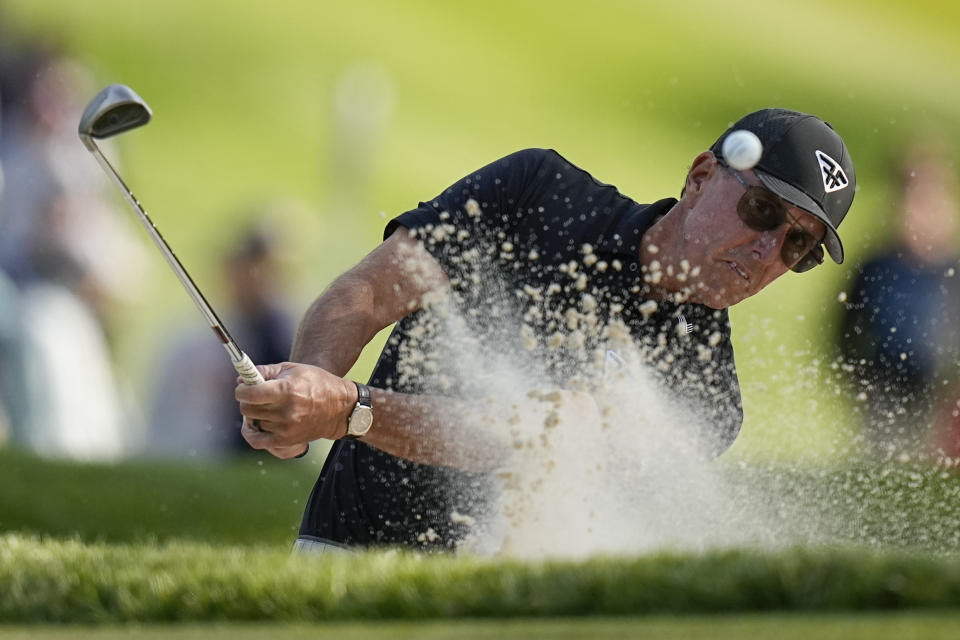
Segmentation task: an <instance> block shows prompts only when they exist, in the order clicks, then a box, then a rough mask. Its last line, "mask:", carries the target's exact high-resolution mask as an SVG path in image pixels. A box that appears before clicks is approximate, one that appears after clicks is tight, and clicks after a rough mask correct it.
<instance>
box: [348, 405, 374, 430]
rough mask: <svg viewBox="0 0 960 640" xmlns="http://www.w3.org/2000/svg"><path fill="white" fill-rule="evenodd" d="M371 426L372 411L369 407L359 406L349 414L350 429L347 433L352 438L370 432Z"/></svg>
mask: <svg viewBox="0 0 960 640" xmlns="http://www.w3.org/2000/svg"><path fill="white" fill-rule="evenodd" d="M372 424H373V409H371V408H370V407H364V406H359V407H356V408H355V409H354V410H353V413H351V414H350V428H349V429H348V432H349V433H350V435H352V436H362V435H364V434H366V433H367V431H369V430H370V426H371V425H372Z"/></svg>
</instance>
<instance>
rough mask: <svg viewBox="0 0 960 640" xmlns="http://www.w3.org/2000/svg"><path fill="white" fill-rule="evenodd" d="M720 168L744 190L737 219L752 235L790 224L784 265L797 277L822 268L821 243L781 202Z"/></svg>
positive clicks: (764, 190)
mask: <svg viewBox="0 0 960 640" xmlns="http://www.w3.org/2000/svg"><path fill="white" fill-rule="evenodd" d="M723 167H724V168H725V169H726V170H727V171H729V172H730V175H732V176H733V177H734V178H736V179H737V182H739V183H740V184H742V185H743V187H744V188H745V189H746V191H744V193H743V195H742V196H740V200H739V201H738V202H737V215H738V216H740V220H742V221H743V224H745V225H747V226H748V227H749V228H751V229H753V230H754V231H773V230H774V229H779V228H780V227H781V226H782V225H783V224H784V223H786V222H787V221H789V222H790V223H791V225H792V226H791V227H790V231H788V232H787V237H786V239H785V240H784V241H783V246H782V247H781V248H780V259H781V260H783V264H785V265H787V267H788V268H789V269H790V270H791V271H794V272H796V273H803V272H804V271H809V270H810V269H813V268H814V267H815V266H817V265H820V264H823V247H821V246H820V240H817V239H816V238H814V237H813V235H812V234H810V233H808V232H806V231H804V230H803V228H802V227H801V225H800V221H799V220H797V219H796V218H795V217H794V216H793V215H791V214H790V212H789V211H787V208H786V207H785V206H784V205H783V202H782V201H781V200H780V198H778V197H777V196H776V195H774V193H773V192H772V191H770V190H769V189H767V188H766V187H761V186H760V185H756V184H750V183H749V182H747V181H746V180H745V179H744V178H743V176H741V175H740V174H739V173H737V172H736V171H734V170H733V168H732V167H729V166H727V165H726V164H724V165H723Z"/></svg>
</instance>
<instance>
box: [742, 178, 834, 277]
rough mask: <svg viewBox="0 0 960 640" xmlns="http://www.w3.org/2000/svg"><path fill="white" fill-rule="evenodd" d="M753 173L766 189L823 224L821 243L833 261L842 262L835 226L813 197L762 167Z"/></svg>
mask: <svg viewBox="0 0 960 640" xmlns="http://www.w3.org/2000/svg"><path fill="white" fill-rule="evenodd" d="M754 173H756V174H757V177H758V178H760V182H762V183H763V186H765V187H766V188H767V189H770V191H773V192H774V193H775V194H777V195H778V196H780V197H781V198H783V199H784V200H786V201H787V202H789V203H790V204H792V205H794V206H796V207H800V208H801V209H803V210H804V211H806V212H807V213H809V214H810V215H812V216H813V217H815V218H816V219H817V220H819V221H820V222H822V223H823V224H824V226H825V227H826V228H827V232H826V234H825V235H824V237H823V244H824V246H826V247H827V253H829V254H830V257H831V258H833V261H834V262H836V263H837V264H841V263H843V243H841V242H840V236H839V235H838V234H837V228H836V227H835V226H834V225H833V223H832V222H830V220H829V219H828V218H827V215H826V214H825V213H824V212H823V209H822V208H820V205H818V204H817V203H816V201H815V200H814V199H813V198H811V197H810V196H808V195H807V194H805V193H804V192H803V191H800V189H797V188H796V187H794V186H793V185H791V184H789V183H787V182H784V181H783V180H781V179H779V178H776V177H774V176H772V175H770V174H769V173H766V172H764V171H763V170H762V169H754Z"/></svg>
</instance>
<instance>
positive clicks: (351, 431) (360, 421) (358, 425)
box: [344, 382, 373, 440]
mask: <svg viewBox="0 0 960 640" xmlns="http://www.w3.org/2000/svg"><path fill="white" fill-rule="evenodd" d="M353 384H355V385H357V406H355V407H354V408H353V411H351V412H350V417H349V418H347V435H346V436H344V437H345V438H347V439H349V440H358V439H360V438H362V437H363V436H365V435H367V432H368V431H370V427H371V426H373V403H372V402H370V388H369V387H367V385H365V384H360V383H359V382H354V383H353Z"/></svg>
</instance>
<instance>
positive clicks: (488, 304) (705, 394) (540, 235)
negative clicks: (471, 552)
mask: <svg viewBox="0 0 960 640" xmlns="http://www.w3.org/2000/svg"><path fill="white" fill-rule="evenodd" d="M740 130H745V131H749V132H752V133H753V134H755V135H756V136H757V138H758V139H759V141H760V142H761V144H762V155H761V157H760V159H759V161H758V162H756V164H755V165H754V166H753V167H752V168H747V169H741V170H736V169H734V168H733V166H731V165H742V163H741V162H735V161H733V159H732V158H729V159H728V158H724V156H723V152H722V149H723V148H724V147H723V142H724V139H725V138H726V137H727V136H728V135H730V134H731V133H733V132H735V131H740ZM855 188H856V187H855V175H854V169H853V164H852V161H851V159H850V155H849V153H848V151H847V149H846V146H845V144H844V142H843V140H842V139H841V138H840V137H839V135H837V133H836V132H835V131H834V130H833V128H832V127H831V126H830V125H828V124H827V123H825V122H824V121H822V120H820V119H818V118H817V117H815V116H812V115H807V114H803V113H798V112H794V111H787V110H783V109H764V110H761V111H757V112H755V113H751V114H749V115H747V116H745V117H744V118H742V119H741V120H740V121H738V122H737V123H735V124H734V125H733V126H731V127H730V128H729V129H728V130H727V131H725V132H724V133H723V135H721V137H720V138H719V139H718V140H717V141H716V142H715V143H714V144H713V146H712V147H711V148H710V149H709V150H708V151H704V152H702V153H700V154H699V155H697V156H696V157H695V158H694V159H693V162H692V165H691V167H690V169H689V171H688V172H687V175H686V179H685V183H684V185H683V189H682V192H681V196H680V199H679V200H677V199H675V198H666V199H662V200H659V201H656V202H654V203H653V204H638V203H637V202H635V201H634V200H633V199H631V198H629V197H628V196H626V195H624V194H622V193H620V192H619V191H618V190H617V189H616V188H615V187H613V186H610V185H607V184H604V183H602V182H600V181H598V180H596V179H595V178H593V177H592V176H591V175H590V174H589V173H587V172H586V171H584V170H582V169H580V168H578V167H577V166H575V165H574V164H572V163H571V162H570V161H568V160H567V159H565V158H564V157H562V156H561V155H560V154H558V153H557V152H555V151H552V150H544V149H527V150H524V151H520V152H517V153H514V154H512V155H509V156H507V157H505V158H502V159H500V160H497V161H495V162H493V163H492V164H490V165H487V166H486V167H483V168H482V169H479V170H478V171H476V172H474V173H471V174H470V175H468V176H466V177H465V178H463V179H462V180H460V181H459V182H457V183H455V184H454V185H452V186H451V187H450V188H448V189H447V190H445V191H444V192H443V193H442V194H440V195H439V196H437V197H436V198H434V199H433V200H430V201H426V202H422V203H420V205H419V206H418V207H417V208H416V209H413V210H411V211H408V212H406V213H404V214H402V215H400V216H398V217H396V218H394V219H393V220H391V221H390V222H389V223H388V224H387V226H386V229H385V231H384V241H383V243H382V244H380V245H379V246H378V247H377V248H375V249H374V250H373V251H372V252H371V253H370V254H369V255H367V256H366V257H365V258H364V259H363V260H361V261H360V263H359V264H357V265H356V266H355V267H353V268H352V269H350V270H349V271H347V272H346V273H344V274H343V275H341V276H340V277H339V278H338V279H337V280H336V281H334V282H333V284H331V285H330V287H329V288H328V289H327V290H326V291H325V292H323V293H322V294H321V295H320V297H319V298H318V299H317V300H316V301H315V302H314V303H313V305H312V306H311V307H310V309H309V310H308V311H307V313H306V314H305V317H304V319H303V321H302V323H301V325H300V327H299V330H298V335H297V338H296V341H295V344H294V347H293V351H292V354H291V360H292V362H284V363H280V364H271V365H266V366H262V367H260V370H261V372H262V373H263V376H264V378H265V379H266V382H265V383H264V384H260V385H256V386H245V385H242V384H241V385H239V386H238V387H237V389H236V398H237V401H238V402H239V405H240V411H241V412H242V413H243V415H244V416H245V420H244V425H243V427H242V434H243V437H244V438H245V439H246V441H247V442H248V443H249V444H250V446H251V447H253V448H255V449H265V450H267V451H269V452H271V453H272V454H274V455H276V456H278V457H281V458H292V457H296V456H298V455H302V454H303V453H304V452H305V451H306V450H307V448H308V446H309V442H310V441H312V440H316V439H319V438H324V439H328V440H333V441H335V442H334V443H333V446H332V449H331V450H330V453H329V455H328V456H327V459H326V462H325V464H324V466H323V470H322V471H321V474H320V477H319V479H318V481H317V483H316V485H315V487H314V489H313V492H312V493H311V495H310V499H309V502H308V504H307V507H306V511H305V513H304V517H303V521H302V524H301V529H300V534H299V537H298V540H297V548H300V549H311V548H312V549H316V550H323V549H335V548H339V547H346V548H363V547H372V546H406V547H411V548H417V549H430V550H443V549H452V548H455V547H456V545H457V544H458V543H459V542H460V541H461V540H462V539H463V538H464V537H465V536H466V535H468V534H469V529H470V527H471V526H472V525H474V524H475V520H476V519H477V518H479V517H482V515H483V513H484V504H483V496H484V495H486V492H487V491H488V490H489V483H490V482H491V480H492V478H491V473H490V472H491V471H494V470H496V469H497V468H498V465H499V464H500V463H502V461H503V460H504V458H505V456H506V452H505V447H508V446H509V445H508V444H505V443H504V442H502V441H501V440H500V439H498V438H497V437H496V433H497V431H496V430H495V429H488V430H485V429H484V428H483V424H478V423H476V422H472V421H471V420H470V419H469V418H468V417H467V416H468V415H469V412H468V411H465V410H464V406H465V404H464V403H465V402H467V401H475V400H476V399H477V395H479V394H482V393H483V389H482V385H480V384H476V385H474V384H473V381H472V379H471V375H460V376H458V377H457V376H445V375H444V373H443V371H442V369H443V366H444V364H445V363H449V361H450V360H451V359H453V360H456V359H457V353H458V349H457V348H451V345H449V344H445V343H444V339H445V336H446V337H447V339H449V336H450V335H451V334H450V331H451V330H450V329H449V327H447V326H446V325H444V322H445V321H443V320H437V317H439V316H443V313H440V310H441V309H448V308H450V307H452V308H453V309H455V310H456V311H457V315H458V317H459V318H460V319H461V321H462V322H461V325H460V326H461V327H462V329H463V330H462V331H461V333H459V334H457V335H459V336H460V337H461V338H462V339H463V340H464V343H463V348H464V349H468V348H469V349H470V350H472V351H474V352H479V353H482V354H484V355H485V357H489V358H494V359H495V357H497V356H498V355H502V356H503V357H504V358H506V359H508V360H510V359H516V360H522V361H523V362H525V363H528V362H533V363H537V366H538V367H540V371H539V372H538V375H540V376H543V377H545V378H546V379H548V380H550V381H551V382H553V383H555V384H556V385H558V387H560V388H567V389H574V391H570V392H569V393H570V394H571V398H574V399H576V400H577V401H580V400H582V399H583V398H584V397H589V395H588V394H585V393H584V392H583V390H584V388H585V387H584V385H583V382H584V380H583V379H582V377H580V376H579V373H580V370H581V369H582V370H586V369H587V368H588V367H591V366H593V365H594V363H593V361H591V360H590V359H589V356H590V354H593V353H595V352H597V350H598V349H601V350H602V349H603V348H604V347H605V346H607V345H608V342H605V341H608V340H609V339H610V338H611V336H616V335H620V336H621V337H622V336H623V335H626V336H627V337H628V339H629V340H630V341H632V344H634V345H635V346H636V352H637V353H640V354H642V356H643V357H644V359H645V364H647V365H649V370H650V371H652V372H653V373H654V375H655V376H656V377H657V380H658V381H659V384H661V385H662V386H663V388H664V389H667V390H669V392H670V393H671V394H673V395H674V396H675V397H676V398H677V399H678V400H681V401H682V402H683V403H684V404H685V405H686V406H688V407H692V408H693V410H694V411H695V412H696V413H697V414H698V415H699V416H700V418H701V422H702V423H703V424H704V425H706V427H705V428H704V431H705V432H704V433H703V434H701V435H702V439H703V442H705V443H706V445H705V446H706V447H707V449H708V450H709V453H710V454H713V455H717V454H719V453H720V452H722V451H723V450H725V449H726V448H727V447H728V446H729V445H730V444H731V443H732V442H733V440H734V439H735V438H736V435H737V433H738V431H739V429H740V423H741V420H742V410H741V405H740V390H739V385H738V383H737V374H736V369H735V366H734V359H733V348H732V346H731V344H730V326H729V321H728V316H727V312H726V309H727V308H728V307H730V306H731V305H734V304H736V303H738V302H740V301H741V300H744V299H745V298H747V297H749V296H752V295H753V294H755V293H757V292H759V291H760V290H761V289H763V288H764V287H766V286H767V285H768V284H770V283H771V282H773V281H774V280H776V279H777V278H779V277H780V276H781V275H783V274H784V273H786V272H787V271H789V270H793V271H795V272H804V271H807V270H809V269H811V268H813V267H815V266H817V265H818V264H820V263H822V262H823V260H824V254H825V252H826V253H828V254H829V255H830V257H831V258H832V259H833V261H834V262H837V263H840V262H842V261H843V246H842V244H841V242H840V238H839V236H838V234H837V227H838V226H839V225H840V223H841V221H842V220H843V218H844V216H845V215H846V214H847V211H848V210H849V208H850V205H851V203H852V201H853V196H854V191H855ZM444 305H446V306H444ZM393 323H396V326H395V328H394V329H393V332H392V334H391V336H390V338H389V339H388V341H387V344H386V346H385V347H384V349H383V351H382V353H381V355H380V359H379V361H378V363H377V365H376V367H375V369H374V371H373V374H372V375H371V377H370V379H369V381H368V382H367V384H361V383H358V382H354V381H350V380H347V379H345V378H344V377H343V376H345V375H346V373H347V371H348V370H349V369H350V368H351V366H352V365H353V364H354V362H355V361H356V360H357V358H358V356H359V355H360V352H361V349H362V348H363V347H364V346H365V345H366V344H367V343H368V342H369V341H370V340H371V339H372V338H373V337H374V336H375V334H376V333H377V332H378V331H380V330H381V329H383V328H385V327H388V326H390V325H391V324H393ZM448 324H449V323H448ZM438 325H444V327H441V328H438ZM611 327H612V328H611ZM614 328H615V329H617V330H616V331H615V330H614ZM452 346H453V347H457V345H452ZM573 347H578V348H573ZM444 349H447V350H446V351H444ZM431 350H432V352H435V353H439V354H440V355H439V356H438V357H437V358H436V359H433V360H431V357H430V355H429V353H427V355H424V353H425V351H427V352H430V351H431ZM601 352H602V351H601ZM518 354H519V355H518ZM521 356H523V357H521ZM607 356H608V358H613V359H614V360H617V359H618V354H617V353H616V351H615V350H612V349H608V350H607ZM459 364H460V366H461V368H467V369H468V373H469V368H470V366H471V364H470V363H466V362H462V363H459ZM438 368H439V371H438ZM472 373H473V376H474V377H476V378H477V379H481V378H482V377H483V375H484V374H485V371H484V370H481V368H480V367H478V369H477V370H476V371H473V372H472ZM586 389H587V391H589V385H587V387H586ZM490 401H492V402H495V399H493V400H490ZM505 411H509V409H506V408H505ZM254 421H257V422H256V423H254ZM464 514H468V515H469V517H467V516H465V515H464ZM425 531H426V532H429V535H428V536H424V532H425Z"/></svg>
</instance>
